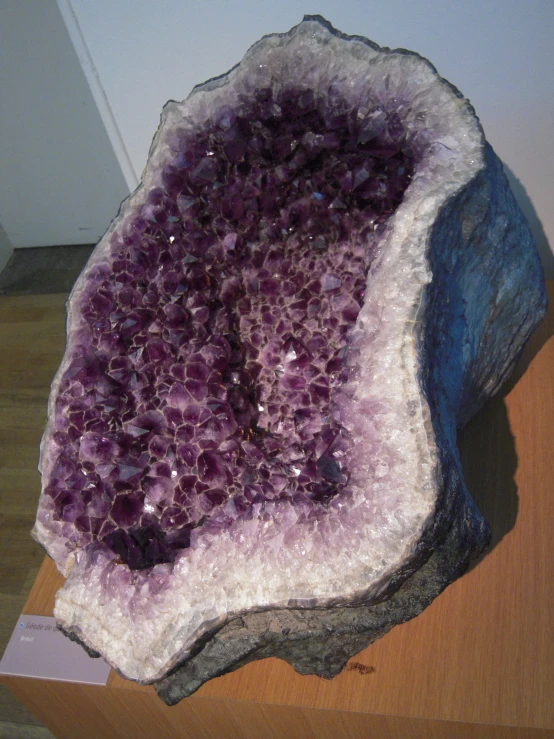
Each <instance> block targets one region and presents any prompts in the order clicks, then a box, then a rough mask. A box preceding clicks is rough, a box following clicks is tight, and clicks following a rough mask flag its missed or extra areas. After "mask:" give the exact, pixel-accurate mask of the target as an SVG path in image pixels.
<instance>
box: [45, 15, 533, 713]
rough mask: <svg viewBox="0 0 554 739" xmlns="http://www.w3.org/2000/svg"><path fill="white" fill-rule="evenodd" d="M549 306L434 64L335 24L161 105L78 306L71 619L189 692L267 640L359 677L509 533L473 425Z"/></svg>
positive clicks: (314, 27) (49, 499)
mask: <svg viewBox="0 0 554 739" xmlns="http://www.w3.org/2000/svg"><path fill="white" fill-rule="evenodd" d="M544 308H545V297H544V285H543V279H542V273H541V268H540V265H539V261H538V258H537V254H536V251H535V248H534V245H533V242H532V238H531V236H530V233H529V229H528V227H527V225H526V223H525V221H524V218H523V216H522V215H521V213H520V211H519V209H518V207H517V205H516V203H515V201H514V198H513V196H512V194H511V192H510V190H509V188H508V185H507V182H506V179H505V177H504V174H503V171H502V167H501V165H500V163H499V161H498V159H497V158H496V156H495V155H494V153H493V151H492V149H491V148H490V147H489V146H488V145H487V144H486V143H485V141H484V137H483V133H482V130H481V127H480V125H479V122H478V120H477V119H476V117H475V115H474V112H473V110H472V108H471V106H470V105H469V103H468V102H467V100H465V99H464V98H462V97H461V96H460V94H459V93H458V92H457V91H456V90H455V89H454V88H452V87H451V86H450V85H449V84H448V83H447V82H445V81H444V80H442V79H441V78H440V77H439V76H438V75H437V73H436V72H435V70H434V69H433V67H432V66H431V65H430V64H429V63H428V62H427V61H426V60H424V59H422V58H421V57H419V56H418V55H417V54H413V53H410V52H406V51H402V50H397V51H390V50H388V49H380V48H378V47H377V46H375V45H374V44H372V43H371V42H368V41H367V40H365V39H362V38H358V37H346V36H343V35H342V34H340V33H338V32H336V31H335V30H334V29H332V28H331V27H330V26H329V24H327V23H326V22H325V21H323V20H322V19H320V18H317V17H309V18H306V19H305V20H304V21H303V22H302V23H301V24H300V25H299V26H297V27H295V28H293V29H292V30H291V31H290V32H289V33H287V34H284V35H275V36H269V37H266V38H264V39H262V41H260V42H259V43H257V44H256V45H255V46H254V47H252V49H251V50H250V51H249V52H248V53H247V55H246V56H245V58H244V60H243V61H242V62H241V64H240V65H238V66H237V67H236V68H234V69H233V70H232V71H231V72H229V73H228V74H227V75H224V76H223V77H220V78H217V79H215V80H211V81H210V82H207V83H206V84H204V85H201V86H199V87H197V88H195V90H194V91H193V93H192V94H191V96H190V97H189V98H188V99H187V100H186V101H185V102H184V103H181V104H178V103H174V102H171V103H168V104H167V105H166V107H165V108H164V112H163V116H162V123H161V126H160V129H159V131H158V133H157V134H156V137H155V139H154V143H153V145H152V149H151V152H150V156H149V160H148V164H147V167H146V170H145V173H144V176H143V180H142V183H141V185H140V186H139V188H138V189H137V191H136V192H135V193H134V194H133V195H131V197H130V198H129V199H128V200H127V201H125V203H124V204H123V205H122V207H121V210H120V213H119V215H118V217H117V218H116V219H115V221H114V222H113V223H112V225H111V226H110V228H109V230H108V232H107V233H106V235H105V236H104V238H103V239H102V241H101V242H100V243H99V245H98V247H97V248H96V250H95V252H94V254H93V256H92V257H91V259H90V262H89V263H88V265H87V267H86V269H85V271H84V272H83V274H82V275H81V277H80V278H79V281H78V282H77V284H76V286H75V289H74V290H73V293H72V295H71V297H70V300H69V303H68V314H69V315H68V339H67V350H66V354H65V357H64V359H63V362H62V365H61V367H60V370H59V372H58V374H57V375H56V378H55V380H54V383H53V386H52V395H51V400H50V407H49V420H48V426H47V429H46V432H45V435H44V438H43V442H42V448H41V472H42V476H43V483H44V486H43V493H42V496H41V499H40V504H39V511H38V517H37V523H36V526H35V529H34V535H35V537H36V538H37V540H38V541H40V542H41V543H42V544H43V545H44V546H45V547H46V549H47V551H48V552H49V554H50V555H51V556H52V557H53V558H54V560H55V561H56V564H57V566H58V568H59V569H60V571H61V572H63V573H64V574H65V575H67V576H68V579H67V582H66V584H65V586H64V587H63V588H62V590H61V591H60V592H59V593H58V596H57V602H56V610H55V614H56V617H57V619H58V622H59V624H60V625H61V626H62V627H63V629H64V630H65V631H66V632H69V633H71V634H72V635H73V636H74V637H75V638H77V639H79V640H81V641H82V642H83V643H84V644H85V645H86V646H87V647H88V648H89V649H91V650H94V651H96V652H99V653H101V654H102V655H103V656H104V657H105V658H106V659H107V660H108V661H109V662H110V663H111V664H112V665H113V666H114V667H116V668H117V669H118V670H119V671H120V672H121V673H122V674H124V675H125V676H127V677H129V678H131V679H133V680H137V681H141V682H153V681H161V682H159V683H158V688H159V691H160V694H161V695H162V697H163V698H164V700H166V701H167V702H175V701H176V700H178V699H179V698H181V697H182V696H183V695H187V694H189V693H191V692H192V691H193V690H195V689H196V688H197V687H198V686H199V685H200V684H201V683H202V682H204V681H205V680H206V679H208V678H210V677H212V676H213V675H216V674H221V673H222V672H224V671H227V670H229V669H232V668H234V667H237V666H240V665H241V664H244V663H245V662H247V661H249V660H251V659H257V658H261V657H265V656H270V655H276V656H280V657H282V658H284V659H287V660H288V661H289V662H291V664H293V665H294V666H295V667H296V669H298V670H300V671H302V672H314V673H317V674H320V675H326V676H331V675H333V674H335V673H336V672H337V671H338V670H340V669H341V667H342V665H343V664H344V662H345V660H346V659H348V657H349V656H351V655H352V654H354V653H355V652H356V651H359V650H360V649H361V648H363V647H364V646H366V645H367V644H368V643H369V642H370V641H371V640H372V639H374V638H376V637H377V636H379V635H381V634H383V633H384V632H385V631H387V630H388V629H389V628H390V627H391V626H393V625H394V624H395V623H399V622H401V621H404V620H406V619H408V618H411V617H412V616H414V615H417V613H419V612H420V611H421V610H423V608H424V607H425V606H426V605H427V604H428V603H429V602H430V601H431V600H432V599H433V598H434V597H435V596H436V595H438V593H439V592H440V591H441V590H442V589H443V588H444V587H445V586H446V585H447V584H448V583H449V582H451V581H452V580H453V579H455V578H456V577H457V576H458V575H460V574H461V573H462V572H463V570H464V568H465V567H466V566H467V563H468V562H469V560H470V558H471V557H472V556H475V555H476V554H477V553H479V552H481V551H482V550H483V548H484V547H485V546H486V544H487V540H488V530H487V526H486V524H485V522H484V521H483V519H482V517H481V515H480V514H479V512H478V511H477V509H476V508H475V506H474V504H473V502H472V501H471V499H470V497H469V495H468V493H467V490H466V488H465V486H464V482H463V478H462V475H461V470H460V462H459V457H458V453H457V450H456V432H457V429H458V428H459V427H460V426H461V425H463V424H464V423H465V422H466V421H467V420H468V419H469V418H470V417H471V416H472V415H473V414H474V413H475V412H476V411H477V410H478V408H479V407H480V406H481V405H482V403H483V402H484V400H485V399H486V398H487V397H488V396H489V395H491V394H492V393H493V392H495V391H496V389H497V388H498V387H499V385H500V384H501V383H502V381H503V380H504V379H505V378H506V376H507V375H508V373H509V371H510V370H511V368H512V367H513V365H514V363H515V361H516V359H517V357H518V355H519V353H520V351H521V348H522V346H523V344H524V342H525V340H526V339H527V337H528V336H529V334H530V332H531V331H532V329H533V328H534V326H535V325H536V324H537V322H538V321H539V320H540V318H541V317H542V315H543V313H544ZM177 667H178V669H177V670H176V669H175V668H177ZM168 673H170V676H169V677H167V675H168ZM162 679H163V680H162Z"/></svg>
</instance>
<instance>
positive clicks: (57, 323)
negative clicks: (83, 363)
mask: <svg viewBox="0 0 554 739" xmlns="http://www.w3.org/2000/svg"><path fill="white" fill-rule="evenodd" d="M66 299H67V295H65V294H63V295H29V296H25V297H1V298H0V350H1V355H0V654H3V653H4V649H5V646H6V644H7V642H8V640H9V638H10V636H11V633H12V630H13V627H14V625H15V623H16V621H17V618H18V616H19V614H20V613H21V609H22V606H23V603H24V602H25V600H26V598H27V595H28V593H29V590H30V589H31V585H32V584H33V582H34V579H35V577H36V574H37V572H38V568H39V566H40V563H41V562H42V560H43V558H44V551H43V549H42V547H40V546H39V545H38V544H36V543H35V542H34V541H33V540H32V539H31V537H30V536H29V532H30V530H31V528H32V526H33V522H34V519H35V512H36V507H37V502H38V497H39V492H40V476H39V474H38V472H37V462H38V448H39V442H40V438H41V435H42V431H43V429H44V423H45V420H46V404H47V400H48V393H49V388H50V382H51V381H52V377H53V375H54V372H55V371H56V369H57V367H58V365H59V363H60V360H61V357H62V354H63V350H64V344H65V301H66ZM0 737H1V738H2V739H12V737H13V739H19V737H25V738H27V737H28V738H29V739H51V737H52V734H51V733H50V732H49V731H48V730H47V729H45V728H44V727H43V726H42V725H41V724H40V722H39V721H38V720H37V719H35V717H34V716H33V715H32V714H31V713H29V711H27V709H26V708H24V707H23V706H22V705H21V704H20V703H19V702H18V701H17V700H16V699H15V698H14V697H13V696H12V694H11V693H10V692H9V691H8V690H7V688H5V687H4V686H3V685H0Z"/></svg>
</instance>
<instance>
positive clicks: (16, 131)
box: [0, 0, 129, 267]
mask: <svg viewBox="0 0 554 739" xmlns="http://www.w3.org/2000/svg"><path fill="white" fill-rule="evenodd" d="M128 193H129V186H128V185H127V183H126V182H125V179H124V177H123V174H122V171H121V167H120V165H119V163H118V161H117V158H116V156H115V154H114V152H113V147H112V144H111V142H110V139H109V137H108V135H107V133H106V129H105V126H104V123H103V121H102V118H101V117H100V115H99V113H98V110H97V108H96V105H95V103H94V100H93V98H92V95H91V92H90V89H89V85H88V82H87V80H86V77H85V75H84V74H83V70H82V68H81V65H80V63H79V59H78V58H77V55H76V53H75V50H74V48H73V45H72V43H71V40H70V38H69V34H68V32H67V29H66V27H65V24H64V22H63V19H62V17H61V15H60V12H59V10H58V7H57V5H56V1H55V0H36V1H35V0H1V2H0V223H1V224H2V226H3V228H4V230H5V232H6V235H7V237H8V239H9V241H10V242H11V243H12V244H13V246H15V247H25V246H44V245H53V244H86V243H93V242H95V241H97V240H98V239H99V238H100V237H101V236H102V234H103V233H104V231H105V230H106V228H107V226H108V225H109V223H110V221H111V219H112V218H113V217H114V216H115V214H116V213H117V209H118V206H119V203H120V202H121V200H122V199H123V198H124V197H125V196H126V195H127V194H128ZM0 246H1V244H0ZM0 252H1V253H0V267H3V266H4V265H3V264H2V261H3V260H2V255H5V254H6V249H3V250H2V249H0Z"/></svg>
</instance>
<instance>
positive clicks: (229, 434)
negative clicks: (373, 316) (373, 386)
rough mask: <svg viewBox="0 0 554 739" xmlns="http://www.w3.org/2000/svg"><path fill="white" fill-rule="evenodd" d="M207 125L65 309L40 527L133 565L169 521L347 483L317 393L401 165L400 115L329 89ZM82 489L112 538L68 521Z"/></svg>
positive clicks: (331, 385) (340, 449) (355, 301)
mask: <svg viewBox="0 0 554 739" xmlns="http://www.w3.org/2000/svg"><path fill="white" fill-rule="evenodd" d="M212 120H214V121H215V123H212V124H211V125H210V124H208V125H206V124H204V125H202V126H199V127H198V128H197V129H196V131H195V132H194V133H191V134H188V135H185V136H182V137H180V138H179V141H178V143H177V142H176V143H175V146H174V148H173V151H174V163H173V164H166V165H165V166H164V168H163V170H162V171H161V175H160V180H159V183H158V185H157V186H154V187H152V189H151V190H150V192H149V194H148V197H147V198H146V202H145V203H144V205H143V206H142V207H140V212H137V213H136V215H135V217H134V218H133V220H132V224H131V225H130V226H127V227H123V226H121V227H120V230H119V231H118V232H117V233H114V234H113V236H112V244H113V246H112V251H111V255H110V258H109V263H107V264H102V265H97V267H96V268H95V271H94V272H93V273H91V277H90V279H89V283H88V289H87V291H85V293H84V295H83V296H82V298H81V304H80V309H81V311H82V314H83V317H84V319H85V320H86V321H87V322H88V324H89V325H90V327H91V329H90V336H91V339H90V342H89V343H88V344H87V343H86V342H85V343H84V344H83V348H82V349H81V350H80V353H79V354H76V355H75V356H74V358H73V360H72V361H71V363H70V364H69V367H68V369H67V370H66V372H65V374H64V378H63V382H62V385H61V387H60V396H59V401H58V405H57V415H56V424H57V428H58V434H59V435H61V436H60V443H59V449H60V454H59V458H58V462H57V464H56V466H55V467H54V472H53V477H54V478H56V479H59V480H63V481H65V483H64V484H65V492H63V491H62V493H60V492H59V491H57V492H56V493H55V494H56V496H57V497H56V509H55V510H56V515H57V516H58V517H59V518H60V519H62V520H63V521H65V522H68V523H70V524H71V523H73V522H75V525H77V526H78V528H79V529H80V530H81V531H83V532H91V533H92V536H93V537H100V538H103V539H104V541H105V542H106V543H107V544H108V545H109V546H111V547H112V548H113V550H114V551H116V552H117V554H118V556H119V557H121V558H122V561H126V562H127V563H128V564H129V566H130V567H132V568H142V567H147V566H150V565H151V564H153V563H156V562H160V561H171V560H172V559H173V558H174V556H175V553H176V551H177V550H178V549H179V548H182V547H183V546H187V545H188V544H187V542H189V541H190V536H189V533H187V535H186V536H181V535H177V534H176V532H177V531H179V530H181V529H180V527H182V526H183V525H186V526H189V527H191V528H192V527H193V526H195V525H206V523H207V522H208V521H209V520H210V519H211V518H212V517H213V516H214V514H215V512H216V511H217V510H218V509H221V510H223V509H222V507H223V506H225V510H226V511H227V514H226V515H232V516H235V517H236V516H239V515H242V512H243V511H244V510H245V508H244V506H243V505H242V504H241V503H240V501H241V500H244V499H245V498H246V499H247V500H257V501H259V500H264V499H266V500H271V499H275V498H288V499H290V500H292V501H294V500H304V499H307V500H311V501H312V504H313V506H314V510H316V511H317V509H318V507H322V506H323V508H324V506H325V505H326V502H327V501H328V500H330V499H331V498H333V497H335V496H337V495H340V494H341V493H342V491H343V490H344V489H345V487H346V486H347V484H348V477H349V473H348V463H347V459H348V450H349V448H350V445H351V442H350V432H349V431H347V429H346V428H345V427H344V426H343V425H341V423H340V421H339V420H338V417H336V414H335V413H334V411H333V402H334V401H333V398H334V397H335V394H336V392H337V391H338V390H340V388H341V386H342V385H343V384H344V382H345V381H346V380H347V379H348V372H349V370H348V369H347V368H346V367H345V357H346V347H347V344H348V340H349V332H350V330H351V328H352V326H353V325H354V323H355V321H356V317H357V315H358V312H359V310H360V307H361V305H362V301H363V296H364V294H365V283H366V275H367V271H368V268H369V266H370V262H371V258H372V250H371V243H372V239H374V233H375V230H379V229H382V228H383V226H384V223H385V222H386V220H387V218H388V217H389V216H390V215H391V213H392V212H393V211H394V209H395V207H396V206H397V205H398V203H399V202H400V201H401V198H402V195H403V192H404V190H405V188H406V187H407V185H408V184H409V181H410V179H411V175H412V172H413V167H414V163H413V161H412V160H411V159H410V157H409V156H408V155H407V154H406V153H404V152H403V151H402V143H403V137H404V132H403V128H402V125H401V124H400V122H399V120H398V119H397V118H394V120H393V119H392V118H391V119H387V118H386V116H384V114H383V112H382V111H369V112H363V111H359V114H358V115H357V116H350V117H349V115H348V114H347V111H346V108H345V106H344V104H343V102H342V101H341V100H340V99H339V98H337V97H336V96H335V94H334V93H333V94H329V97H328V98H325V96H324V95H315V94H314V93H313V92H312V91H310V90H293V89H290V88H288V89H286V90H282V91H281V92H276V93H273V92H272V91H271V90H269V89H268V90H264V91H258V93H256V94H255V95H254V97H253V99H252V100H250V101H247V100H244V101H242V104H241V106H240V110H236V111H233V110H231V109H230V108H229V106H224V107H223V108H222V109H221V110H220V111H219V112H218V113H216V114H215V116H214V117H213V118H212ZM76 399H78V400H76ZM62 437H63V442H62V441H61V439H62ZM171 460H172V461H171ZM167 461H171V466H169V465H168V464H166V462H167ZM85 464H87V465H89V467H90V469H88V468H87V469H85V467H84V465H85ZM165 467H167V470H165ZM82 472H85V473H86V474H81V473H82ZM87 475H93V479H94V480H95V481H96V482H93V483H91V481H90V479H89V477H87ZM164 480H165V482H164ZM47 490H51V491H52V493H51V494H52V495H54V490H55V488H54V487H53V486H52V485H50V487H49V488H47ZM85 491H89V493H90V491H92V495H94V494H96V495H97V496H101V499H102V501H104V502H103V506H104V507H105V506H106V505H107V506H108V510H107V511H106V510H105V509H102V511H103V512H102V514H101V515H103V516H105V515H107V516H108V519H109V522H110V526H108V527H106V528H104V527H102V526H100V525H96V524H94V525H93V524H92V523H91V522H92V521H96V519H95V518H90V519H89V518H86V517H85V518H83V512H84V510H85V508H84V504H83V502H82V500H83V495H84V493H85ZM145 493H146V497H145ZM231 503H233V505H232V506H231V505H230V504H231ZM227 504H229V506H228V505H227ZM89 508H90V505H89ZM99 510H100V509H99ZM247 510H248V509H247V508H246V511H247ZM187 511H188V512H187ZM229 511H231V512H233V511H234V513H229ZM77 522H78V523H77ZM100 523H101V522H100ZM102 532H104V533H102ZM117 532H123V533H117ZM125 532H127V533H125ZM145 532H146V533H145ZM187 532H190V528H189V529H187ZM171 541H173V542H174V544H171V543H169V542H171ZM150 558H151V561H150Z"/></svg>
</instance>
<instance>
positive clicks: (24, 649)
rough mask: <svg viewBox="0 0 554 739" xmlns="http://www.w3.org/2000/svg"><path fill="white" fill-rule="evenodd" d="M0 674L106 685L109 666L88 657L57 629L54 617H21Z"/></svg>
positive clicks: (1, 665)
mask: <svg viewBox="0 0 554 739" xmlns="http://www.w3.org/2000/svg"><path fill="white" fill-rule="evenodd" d="M0 673H2V674H3V675H18V676H19V677H40V678H43V679H45V680H63V681H65V682H72V683H89V684H91V685H105V684H106V682H107V681H108V675H109V674H110V666H109V665H108V664H107V663H106V662H105V661H104V660H103V659H102V658H101V657H99V658H94V657H89V655H88V654H87V653H86V652H85V650H84V649H83V648H82V647H80V646H79V645H78V644H76V643H75V642H72V641H71V640H70V639H68V638H67V637H66V636H64V635H63V634H62V633H61V631H59V630H58V628H57V627H56V619H55V618H53V617H52V616H26V615H25V616H24V615H22V616H20V617H19V620H18V622H17V624H16V627H15V629H14V632H13V634H12V636H11V638H10V641H9V642H8V646H7V647H6V651H5V653H4V656H3V658H2V661H1V662H0Z"/></svg>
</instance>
